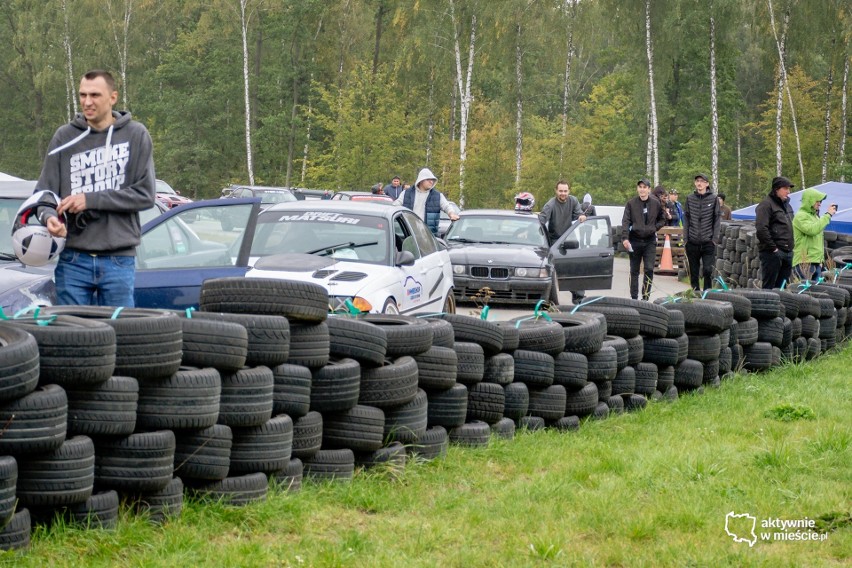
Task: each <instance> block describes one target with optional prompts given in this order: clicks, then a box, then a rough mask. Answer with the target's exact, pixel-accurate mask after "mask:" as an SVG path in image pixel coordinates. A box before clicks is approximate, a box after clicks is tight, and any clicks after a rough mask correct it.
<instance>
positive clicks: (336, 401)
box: [299, 358, 361, 457]
mask: <svg viewBox="0 0 852 568" xmlns="http://www.w3.org/2000/svg"><path fill="white" fill-rule="evenodd" d="M360 392H361V365H359V364H358V361H356V360H355V359H348V358H344V359H337V358H332V359H330V360H329V362H328V364H327V365H325V366H324V367H320V368H319V369H313V372H312V378H311V410H316V411H318V412H339V411H341V410H348V409H350V408H352V407H354V406H355V405H356V404H358V398H359V395H360ZM299 457H301V456H299Z"/></svg>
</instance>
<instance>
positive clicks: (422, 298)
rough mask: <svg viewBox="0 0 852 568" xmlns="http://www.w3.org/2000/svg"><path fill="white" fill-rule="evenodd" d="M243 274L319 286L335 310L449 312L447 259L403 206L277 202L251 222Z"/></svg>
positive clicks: (450, 280)
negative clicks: (253, 224)
mask: <svg viewBox="0 0 852 568" xmlns="http://www.w3.org/2000/svg"><path fill="white" fill-rule="evenodd" d="M249 267H250V268H249V270H248V272H247V273H246V277H247V278H281V279H286V280H299V281H303V282H313V283H316V284H320V285H322V286H323V287H325V289H326V290H328V294H329V300H330V303H331V309H332V310H334V311H340V310H343V311H345V310H347V309H348V303H349V302H351V304H352V305H354V306H355V307H356V308H358V309H359V310H360V311H362V312H378V313H393V314H416V313H435V312H448V313H454V312H455V300H454V298H453V272H452V267H451V265H450V256H449V253H448V252H447V250H446V247H444V246H443V245H442V244H441V243H440V242H439V241H437V240H436V239H435V237H434V236H432V233H431V232H430V231H429V228H428V227H427V226H426V224H425V223H423V221H421V220H420V218H419V217H417V216H416V215H415V214H414V213H413V212H411V211H410V210H408V209H406V208H404V207H398V206H393V205H384V204H377V203H359V202H357V201H349V202H345V203H344V202H336V201H331V200H326V201H322V200H311V201H298V202H294V203H279V204H277V205H274V206H272V207H270V208H269V209H266V210H265V211H263V212H261V213H260V215H259V216H258V218H257V225H256V229H255V234H254V239H253V240H252V245H251V252H250V258H249ZM347 300H348V301H349V302H347Z"/></svg>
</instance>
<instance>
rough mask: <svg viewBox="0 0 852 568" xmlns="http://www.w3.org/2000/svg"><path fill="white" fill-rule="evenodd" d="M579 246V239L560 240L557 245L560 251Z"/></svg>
mask: <svg viewBox="0 0 852 568" xmlns="http://www.w3.org/2000/svg"><path fill="white" fill-rule="evenodd" d="M578 248H580V242H579V241H562V244H561V245H559V250H560V251H561V252H565V251H566V250H568V249H578Z"/></svg>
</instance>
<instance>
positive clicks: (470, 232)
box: [446, 215, 547, 246]
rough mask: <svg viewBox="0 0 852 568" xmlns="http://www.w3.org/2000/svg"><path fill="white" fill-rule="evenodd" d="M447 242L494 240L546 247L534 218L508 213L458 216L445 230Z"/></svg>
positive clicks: (494, 241)
mask: <svg viewBox="0 0 852 568" xmlns="http://www.w3.org/2000/svg"><path fill="white" fill-rule="evenodd" d="M446 240H447V241H448V242H460V243H496V244H507V245H526V246H547V239H546V237H545V235H544V231H542V230H541V225H540V224H539V222H538V217H535V216H526V215H518V216H508V215H470V216H466V217H462V218H461V219H459V220H458V221H456V222H455V223H453V226H452V227H450V230H449V231H447V235H446Z"/></svg>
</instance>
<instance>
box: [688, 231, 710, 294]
mask: <svg viewBox="0 0 852 568" xmlns="http://www.w3.org/2000/svg"><path fill="white" fill-rule="evenodd" d="M685 248H686V260H687V262H689V284H690V285H691V286H692V289H693V290H701V288H699V287H698V277H699V270H700V276H703V277H704V288H703V289H704V290H707V289H708V288H712V287H713V268H714V267H715V266H716V245H714V244H713V242H712V241H711V242H708V243H692V242H687V243H686V247H685Z"/></svg>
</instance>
